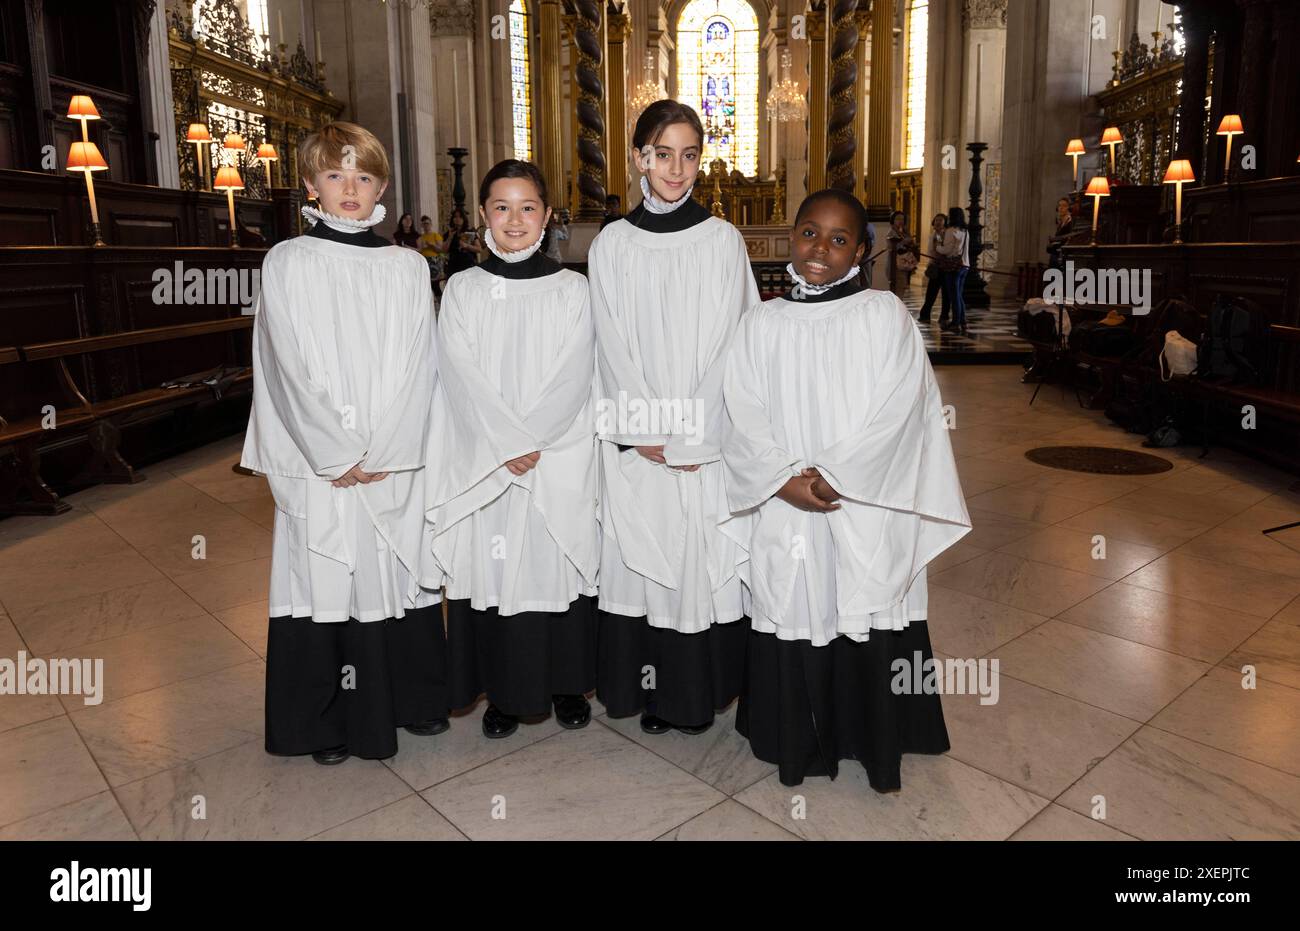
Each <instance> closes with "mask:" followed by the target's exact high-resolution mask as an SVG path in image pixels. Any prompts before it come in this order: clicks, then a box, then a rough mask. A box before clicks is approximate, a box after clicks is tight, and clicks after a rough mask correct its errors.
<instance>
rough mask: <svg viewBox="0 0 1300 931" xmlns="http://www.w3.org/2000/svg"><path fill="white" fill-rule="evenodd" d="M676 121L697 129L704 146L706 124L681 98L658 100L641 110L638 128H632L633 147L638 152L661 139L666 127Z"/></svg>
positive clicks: (701, 143) (696, 133)
mask: <svg viewBox="0 0 1300 931" xmlns="http://www.w3.org/2000/svg"><path fill="white" fill-rule="evenodd" d="M674 123H685V124H686V125H687V126H689V127H690V128H691V129H693V130H695V135H696V136H698V137H699V140H700V146H701V147H703V146H704V124H703V123H701V122H700V115H699V114H698V113H696V112H695V110H694V109H693V108H692V107H690V106H688V105H687V104H684V103H682V102H681V101H680V100H656V101H655V102H654V103H652V104H650V106H648V107H646V108H645V109H644V110H642V111H641V115H640V116H639V117H637V120H636V128H635V129H633V130H632V148H634V149H636V150H637V151H638V152H639V151H641V150H642V149H643V148H645V147H646V146H648V145H654V144H655V143H656V142H658V141H659V137H660V136H662V135H663V132H664V130H665V129H667V128H668V127H669V126H671V125H673V124H674Z"/></svg>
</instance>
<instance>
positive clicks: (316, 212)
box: [302, 204, 388, 233]
mask: <svg viewBox="0 0 1300 931" xmlns="http://www.w3.org/2000/svg"><path fill="white" fill-rule="evenodd" d="M387 214H388V211H387V210H385V209H384V205H383V204H375V210H374V213H372V214H370V216H369V217H367V218H366V219H364V220H354V219H352V218H351V217H340V216H337V215H335V214H333V213H326V212H325V211H324V210H321V209H320V208H319V207H313V206H311V205H310V204H308V205H307V206H305V207H303V208H302V215H303V216H304V217H306V218H307V219H308V220H310V221H311V225H312V226H315V225H316V224H317V223H318V222H319V223H324V224H325V225H326V226H328V227H329V228H330V229H332V230H338V231H339V232H340V233H359V232H361V231H362V230H368V229H370V227H372V226H377V225H378V224H379V223H381V222H383V219H384V217H385V216H386V215H387Z"/></svg>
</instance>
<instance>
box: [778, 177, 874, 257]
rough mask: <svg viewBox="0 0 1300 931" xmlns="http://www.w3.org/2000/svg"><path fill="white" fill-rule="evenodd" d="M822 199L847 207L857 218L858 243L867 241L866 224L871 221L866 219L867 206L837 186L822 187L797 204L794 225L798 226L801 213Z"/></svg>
mask: <svg viewBox="0 0 1300 931" xmlns="http://www.w3.org/2000/svg"><path fill="white" fill-rule="evenodd" d="M823 200H833V201H835V202H836V203H837V204H842V205H843V206H845V207H848V208H849V212H850V213H852V214H853V215H854V216H855V217H857V218H858V243H859V244H861V243H864V242H866V241H867V224H868V223H870V222H871V221H870V220H868V219H867V208H866V207H864V206H862V201H860V200H858V199H857V198H856V197H854V196H853V195H852V194H850V193H849V192H848V191H845V190H842V189H841V188H837V187H828V188H822V189H821V190H820V191H814V192H813V193H811V194H809V195H808V196H807V197H805V198H804V199H803V203H802V204H800V205H799V210H798V212H797V213H795V215H794V225H795V226H798V225H799V221H800V220H802V219H803V215H804V214H805V213H807V212H808V209H809V208H810V207H812V205H813V204H816V203H818V202H819V201H823Z"/></svg>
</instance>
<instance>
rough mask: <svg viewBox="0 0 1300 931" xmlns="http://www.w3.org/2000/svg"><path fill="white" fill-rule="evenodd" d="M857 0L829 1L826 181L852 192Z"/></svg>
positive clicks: (855, 117)
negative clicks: (828, 101) (828, 99)
mask: <svg viewBox="0 0 1300 931" xmlns="http://www.w3.org/2000/svg"><path fill="white" fill-rule="evenodd" d="M857 7H858V0H831V48H830V60H831V61H830V82H829V87H828V88H827V95H828V97H829V98H830V109H831V112H830V119H829V121H828V125H827V130H826V132H827V137H828V139H827V141H828V143H829V151H827V153H826V183H827V184H828V185H829V186H831V187H837V188H840V189H842V190H845V191H852V190H853V189H854V188H855V187H856V185H855V183H854V180H853V164H854V156H855V155H856V154H857V148H858V138H857V132H856V130H857V121H858V103H857V100H856V99H855V94H854V92H855V91H856V90H857V87H858V66H857V61H856V58H857V50H858V26H857V18H856V17H855V16H854V14H855V13H856V11H857Z"/></svg>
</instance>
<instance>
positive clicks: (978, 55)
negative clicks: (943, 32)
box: [972, 42, 984, 142]
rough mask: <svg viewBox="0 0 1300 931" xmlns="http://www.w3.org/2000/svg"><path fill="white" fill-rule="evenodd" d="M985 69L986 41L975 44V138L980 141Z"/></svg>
mask: <svg viewBox="0 0 1300 931" xmlns="http://www.w3.org/2000/svg"><path fill="white" fill-rule="evenodd" d="M983 70H984V43H982V42H981V43H980V44H979V45H977V46H975V98H974V102H975V138H974V139H973V140H972V141H973V142H979V141H980V72H982V71H983Z"/></svg>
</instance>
